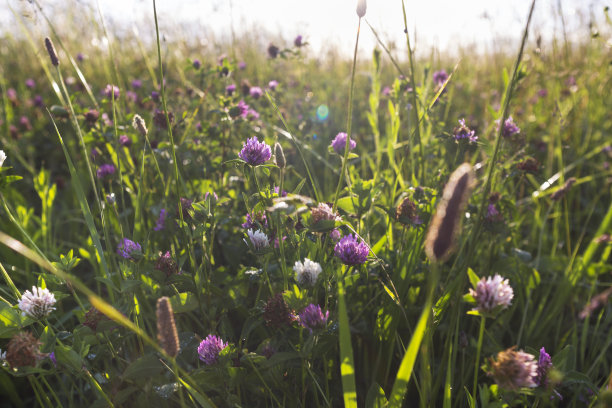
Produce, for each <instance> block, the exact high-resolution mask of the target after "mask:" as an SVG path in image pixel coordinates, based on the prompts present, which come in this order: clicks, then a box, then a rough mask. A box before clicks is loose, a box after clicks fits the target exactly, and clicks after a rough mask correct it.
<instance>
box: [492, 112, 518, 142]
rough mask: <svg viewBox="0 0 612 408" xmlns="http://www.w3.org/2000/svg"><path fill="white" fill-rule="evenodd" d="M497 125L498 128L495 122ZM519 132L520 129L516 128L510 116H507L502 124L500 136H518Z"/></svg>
mask: <svg viewBox="0 0 612 408" xmlns="http://www.w3.org/2000/svg"><path fill="white" fill-rule="evenodd" d="M497 125H498V126H499V121H498V122H497ZM520 132H521V129H520V128H519V127H518V126H516V123H514V120H513V119H512V116H509V117H508V119H506V121H505V122H504V127H503V128H502V136H503V137H505V138H508V137H512V136H514V135H516V134H519V133H520Z"/></svg>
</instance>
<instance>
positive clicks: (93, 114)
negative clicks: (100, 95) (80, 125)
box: [84, 109, 100, 125]
mask: <svg viewBox="0 0 612 408" xmlns="http://www.w3.org/2000/svg"><path fill="white" fill-rule="evenodd" d="M84 116H85V121H86V122H87V123H88V124H90V125H93V124H95V123H96V122H97V121H98V118H99V117H100V112H98V111H97V110H95V109H90V110H88V111H87V112H85V115H84Z"/></svg>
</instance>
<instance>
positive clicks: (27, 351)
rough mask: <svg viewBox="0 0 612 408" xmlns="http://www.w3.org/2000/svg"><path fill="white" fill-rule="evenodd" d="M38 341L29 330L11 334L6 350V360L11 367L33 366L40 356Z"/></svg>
mask: <svg viewBox="0 0 612 408" xmlns="http://www.w3.org/2000/svg"><path fill="white" fill-rule="evenodd" d="M39 347H40V342H39V341H38V339H37V338H36V337H34V335H33V334H32V333H30V332H19V333H17V334H15V335H14V336H13V338H12V339H11V341H10V342H9V344H8V348H7V350H6V361H7V362H8V363H9V364H10V366H11V368H19V367H25V366H31V367H34V366H35V365H36V361H38V359H39V358H40V357H41V354H40V351H39Z"/></svg>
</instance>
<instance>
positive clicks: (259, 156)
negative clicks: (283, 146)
mask: <svg viewBox="0 0 612 408" xmlns="http://www.w3.org/2000/svg"><path fill="white" fill-rule="evenodd" d="M238 157H240V158H241V159H242V160H244V161H245V162H247V163H248V164H250V165H251V166H259V165H260V164H264V163H265V162H267V161H268V160H270V157H272V150H271V149H270V146H269V145H268V144H266V142H260V141H259V140H257V137H256V136H253V137H252V138H250V139H248V140H247V141H246V143H244V144H243V145H242V150H241V151H240V154H238Z"/></svg>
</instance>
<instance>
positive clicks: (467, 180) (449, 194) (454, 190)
mask: <svg viewBox="0 0 612 408" xmlns="http://www.w3.org/2000/svg"><path fill="white" fill-rule="evenodd" d="M474 184H475V181H474V172H473V171H472V166H471V165H470V164H468V163H463V164H462V165H461V166H459V167H458V168H457V170H455V171H454V172H453V174H451V176H450V178H449V180H448V183H446V186H444V191H443V192H442V200H441V202H440V204H438V207H437V209H436V213H435V215H434V217H433V220H432V222H431V224H430V226H429V230H428V231H427V237H426V239H425V252H426V254H427V257H428V258H429V259H430V260H431V261H434V262H444V261H446V260H447V259H448V257H449V256H450V255H451V253H452V252H453V249H454V245H455V241H456V238H457V234H458V233H459V226H460V221H461V217H462V215H463V211H464V208H465V206H466V204H467V201H468V199H469V197H470V194H471V193H472V189H473V188H474Z"/></svg>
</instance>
